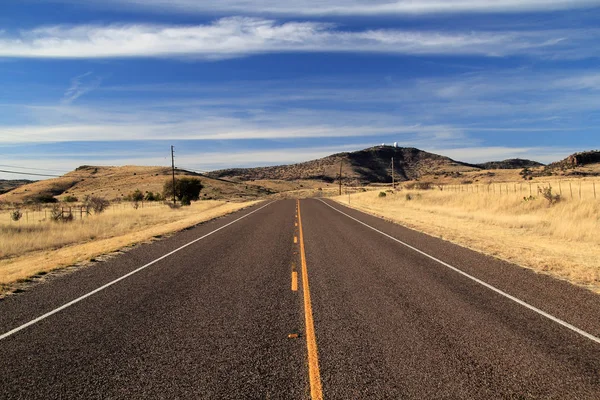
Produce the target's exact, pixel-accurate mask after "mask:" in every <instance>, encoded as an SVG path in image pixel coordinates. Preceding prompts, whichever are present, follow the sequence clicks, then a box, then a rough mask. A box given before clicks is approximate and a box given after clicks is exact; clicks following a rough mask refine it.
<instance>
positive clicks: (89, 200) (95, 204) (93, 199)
mask: <svg viewBox="0 0 600 400" xmlns="http://www.w3.org/2000/svg"><path fill="white" fill-rule="evenodd" d="M109 205H110V202H109V201H108V200H106V199H105V198H103V197H99V196H87V197H86V198H85V200H84V206H86V207H89V208H91V209H92V210H94V214H100V213H102V212H104V210H106V209H107V208H108V206H109Z"/></svg>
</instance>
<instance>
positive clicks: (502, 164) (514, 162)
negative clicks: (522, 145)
mask: <svg viewBox="0 0 600 400" xmlns="http://www.w3.org/2000/svg"><path fill="white" fill-rule="evenodd" d="M476 166H478V167H479V168H481V169H521V168H537V167H543V166H544V164H542V163H539V162H537V161H531V160H524V159H521V158H511V159H509V160H504V161H489V162H486V163H481V164H476Z"/></svg>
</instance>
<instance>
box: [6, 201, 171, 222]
mask: <svg viewBox="0 0 600 400" xmlns="http://www.w3.org/2000/svg"><path fill="white" fill-rule="evenodd" d="M159 207H166V206H165V205H164V204H163V203H162V202H158V201H140V202H137V203H136V202H129V201H122V202H114V203H110V205H109V206H108V207H107V208H106V209H105V210H104V211H103V214H105V215H106V214H108V215H110V214H116V213H122V212H123V211H127V210H130V211H131V212H135V211H136V210H138V209H147V208H159ZM16 211H18V212H19V213H20V216H19V218H18V219H15V218H14V212H16ZM94 214H95V213H94V211H93V209H92V207H90V206H86V205H83V204H71V205H66V204H64V203H60V204H48V205H27V206H21V207H19V206H14V205H10V206H4V207H3V208H2V209H0V222H2V223H9V222H10V223H23V222H24V223H45V222H49V221H55V220H73V221H84V220H86V219H87V218H90V217H91V216H93V215H94Z"/></svg>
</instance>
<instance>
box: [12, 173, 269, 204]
mask: <svg viewBox="0 0 600 400" xmlns="http://www.w3.org/2000/svg"><path fill="white" fill-rule="evenodd" d="M176 176H177V177H183V176H187V177H197V178H200V180H201V181H202V184H203V185H204V186H205V188H204V189H203V190H202V193H201V196H202V197H203V198H206V199H255V198H258V197H261V196H263V195H265V194H268V193H271V191H270V190H268V189H265V188H263V187H260V186H256V185H245V184H240V183H235V182H228V181H224V180H219V179H213V178H210V177H207V176H204V175H201V174H197V173H194V172H190V171H185V170H176ZM170 178H171V169H170V168H167V167H138V166H124V167H96V166H87V165H86V166H81V167H79V168H77V169H76V170H75V171H71V172H69V173H67V174H65V175H63V176H61V177H60V178H54V179H46V180H43V181H37V182H32V183H29V184H26V185H23V186H20V187H18V188H16V189H14V190H12V191H10V192H8V193H5V194H2V195H0V201H2V202H9V203H20V202H28V201H35V200H36V199H38V198H39V197H40V196H46V197H48V196H52V197H55V198H57V199H59V200H61V199H63V198H64V197H66V196H74V197H76V198H78V199H80V200H81V199H83V198H84V197H85V196H87V195H90V196H91V195H94V196H101V197H104V198H106V199H109V200H119V199H122V198H123V197H125V196H127V195H128V194H129V193H131V192H133V191H134V190H136V189H139V190H140V191H142V192H144V193H145V192H153V193H156V192H162V188H163V185H164V183H165V182H166V181H167V180H169V179H170Z"/></svg>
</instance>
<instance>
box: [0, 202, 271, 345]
mask: <svg viewBox="0 0 600 400" xmlns="http://www.w3.org/2000/svg"><path fill="white" fill-rule="evenodd" d="M273 203H274V202H273V201H271V202H269V203H267V204H265V205H264V206H262V207H260V208H257V209H256V210H254V211H252V212H249V213H248V214H246V215H243V216H241V217H240V218H238V219H236V220H235V221H231V222H230V223H228V224H226V225H223V226H222V227H220V228H218V229H215V230H214V231H212V232H209V233H207V234H206V235H204V236H202V237H199V238H198V239H194V240H192V241H191V242H189V243H187V244H184V245H183V246H181V247H179V248H177V249H175V250H173V251H171V252H170V253H167V254H165V255H164V256H162V257H159V258H157V259H156V260H154V261H150V262H149V263H148V264H146V265H143V266H141V267H139V268H138V269H135V270H133V271H131V272H129V273H127V274H125V275H123V276H121V277H120V278H117V279H115V280H114V281H111V282H109V283H107V284H105V285H103V286H100V287H99V288H97V289H94V290H92V291H91V292H89V293H87V294H84V295H83V296H81V297H78V298H76V299H75V300H72V301H70V302H68V303H66V304H63V305H62V306H60V307H58V308H55V309H54V310H52V311H49V312H47V313H46V314H43V315H40V316H39V317H37V318H35V319H33V320H31V321H29V322H27V323H25V324H23V325H21V326H19V327H17V328H15V329H13V330H11V331H8V332H6V333H3V334H2V335H0V340H2V339H5V338H7V337H9V336H11V335H14V334H15V333H17V332H19V331H20V330H23V329H25V328H27V327H29V326H31V325H34V324H36V323H38V322H40V321H42V320H44V319H46V318H48V317H49V316H51V315H54V314H56V313H57V312H59V311H62V310H64V309H65V308H68V307H70V306H72V305H73V304H76V303H79V302H80V301H82V300H84V299H86V298H88V297H90V296H92V295H94V294H96V293H98V292H100V291H102V290H104V289H106V288H107V287H109V286H112V285H114V284H115V283H117V282H120V281H122V280H123V279H125V278H128V277H130V276H131V275H133V274H136V273H138V272H140V271H141V270H143V269H145V268H148V267H149V266H151V265H153V264H156V263H157V262H159V261H161V260H164V259H165V258H167V257H169V256H171V255H173V254H175V253H177V252H178V251H180V250H182V249H184V248H186V247H188V246H190V245H192V244H194V243H196V242H198V241H200V240H202V239H204V238H205V237H208V236H210V235H212V234H213V233H215V232H218V231H220V230H221V229H223V228H226V227H228V226H229V225H231V224H234V223H236V222H238V221H239V220H241V219H244V218H246V217H247V216H249V215H251V214H254V213H255V212H257V211H260V210H262V209H263V208H265V207H266V206H268V205H270V204H273Z"/></svg>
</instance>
